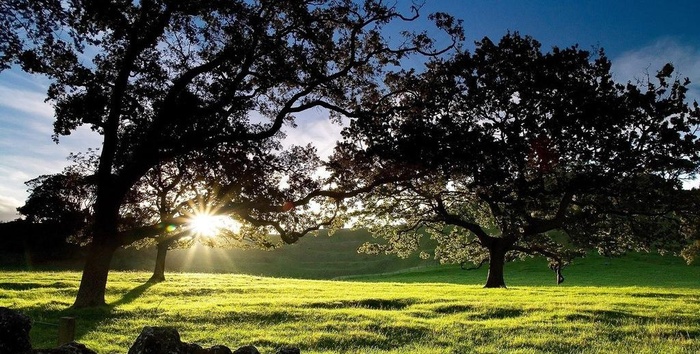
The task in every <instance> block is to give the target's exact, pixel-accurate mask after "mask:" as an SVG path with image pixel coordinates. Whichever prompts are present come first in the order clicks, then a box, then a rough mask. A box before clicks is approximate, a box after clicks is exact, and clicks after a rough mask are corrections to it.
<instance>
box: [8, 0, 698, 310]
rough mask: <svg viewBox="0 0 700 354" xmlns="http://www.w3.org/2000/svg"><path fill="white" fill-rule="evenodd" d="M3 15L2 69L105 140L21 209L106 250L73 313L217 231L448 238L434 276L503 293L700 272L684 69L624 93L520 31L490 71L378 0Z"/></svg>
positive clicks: (42, 185)
mask: <svg viewBox="0 0 700 354" xmlns="http://www.w3.org/2000/svg"><path fill="white" fill-rule="evenodd" d="M0 14H2V15H3V16H2V19H1V20H0V30H1V32H2V33H4V38H3V40H2V41H0V69H8V68H11V67H19V68H21V69H22V70H24V71H25V72H27V73H30V74H37V75H44V76H46V77H48V78H50V79H51V82H52V83H51V85H50V87H49V88H48V92H47V100H48V101H49V102H51V103H52V104H53V106H54V109H55V122H54V133H55V135H54V139H55V140H56V141H58V140H59V138H60V136H63V135H68V134H70V133H71V132H72V131H73V130H74V129H76V128H77V127H79V126H83V125H86V126H89V127H91V128H92V129H93V130H94V131H96V132H98V133H99V134H100V135H101V136H102V138H103V142H102V146H101V147H100V149H98V150H91V151H88V152H83V153H77V154H74V155H72V156H71V157H72V160H73V164H72V165H71V166H69V167H68V168H67V169H66V170H64V171H63V172H61V173H59V174H55V175H50V176H40V177H38V178H37V179H35V180H32V181H30V182H29V187H30V190H31V195H30V196H29V198H28V200H27V202H26V204H25V205H24V206H23V207H21V208H20V212H21V213H22V214H24V215H26V216H27V218H30V219H32V220H35V221H46V220H53V221H56V220H59V221H63V222H64V223H67V224H70V225H71V228H72V230H73V232H72V233H71V237H72V239H73V240H74V241H75V242H78V243H81V244H84V245H86V247H87V257H86V262H85V266H84V269H83V275H82V280H81V284H80V287H79V290H78V294H77V297H76V300H75V303H74V305H73V306H74V307H90V306H100V305H104V304H105V301H104V292H105V288H106V284H107V278H108V274H109V269H110V261H111V259H112V256H113V254H114V252H115V251H116V250H117V249H119V248H121V247H125V246H129V245H133V244H135V243H140V244H148V245H155V246H156V247H158V250H159V259H160V257H161V252H160V251H161V249H162V251H163V253H162V259H163V262H164V259H165V252H167V250H168V249H170V248H172V247H176V246H177V245H178V244H182V243H183V242H184V243H185V246H186V243H187V242H192V238H191V234H192V233H191V232H190V231H189V229H188V223H189V222H190V221H191V220H192V217H193V216H196V215H198V214H205V213H211V214H219V215H227V216H230V217H231V218H233V219H235V220H236V221H237V222H238V223H239V225H240V228H237V229H236V230H231V229H229V230H222V232H223V233H224V236H225V237H222V238H217V239H211V240H210V241H209V242H212V243H216V242H228V243H232V244H234V245H236V246H240V247H260V246H262V247H272V246H274V245H273V244H271V243H270V237H269V235H271V234H275V235H278V236H279V238H280V240H281V241H282V242H284V243H294V242H296V241H297V240H298V239H299V238H301V237H303V236H304V235H307V234H309V233H312V232H314V231H317V230H319V229H321V228H329V229H338V228H341V227H343V226H345V225H354V226H355V227H365V228H368V229H369V230H370V231H371V232H372V233H373V234H374V235H376V236H378V237H381V238H382V239H383V240H382V241H380V242H377V243H368V244H365V245H364V246H363V247H362V248H361V250H362V251H364V252H367V253H380V252H381V253H390V254H397V255H399V256H405V255H407V254H410V253H414V252H417V251H419V250H420V247H419V245H420V242H421V237H425V236H426V235H428V236H429V237H431V238H432V239H434V240H435V242H436V243H437V246H436V248H435V250H434V254H432V255H426V256H432V257H435V258H436V259H439V260H440V261H442V262H452V263H462V262H474V263H475V264H484V263H485V262H488V264H489V273H488V278H487V280H486V285H485V286H486V287H505V280H504V272H503V265H504V263H505V262H506V261H509V260H513V259H517V258H522V257H528V256H534V255H539V256H543V257H546V258H547V259H548V260H549V262H550V267H551V268H552V269H553V270H554V271H556V272H557V274H558V275H560V272H561V270H562V268H564V267H565V266H566V265H567V264H568V263H569V262H570V261H571V260H572V259H574V258H575V257H580V256H582V255H583V254H584V253H585V252H588V251H590V250H597V251H598V252H599V253H601V254H604V255H616V254H621V253H624V252H627V251H630V250H644V251H659V252H670V253H673V254H677V255H682V256H683V257H685V258H686V259H687V260H689V261H690V260H692V259H693V258H694V257H695V255H696V253H697V252H698V250H699V249H700V234H698V220H699V219H698V217H697V210H698V201H700V199H699V197H698V191H697V190H685V189H683V185H682V182H683V180H684V179H687V178H690V177H693V176H695V175H696V173H697V171H698V166H699V163H700V149H699V147H700V140H699V139H698V137H697V129H698V123H699V122H700V108H699V107H698V104H697V102H693V103H692V104H691V103H688V102H687V101H688V98H687V97H686V93H687V91H688V85H689V84H690V82H689V80H687V79H682V78H681V77H679V76H678V74H677V73H676V72H675V69H674V67H673V66H672V65H670V64H667V65H665V66H663V67H661V68H658V71H657V72H656V73H654V74H650V75H649V76H648V77H646V78H643V79H642V80H640V81H639V82H627V83H618V82H615V81H614V80H613V79H612V74H611V71H610V70H611V62H610V60H609V59H608V58H607V57H606V55H605V52H604V51H603V50H600V51H598V52H590V51H586V50H582V49H580V48H579V47H578V46H576V45H573V46H571V47H567V48H558V47H554V48H551V49H550V50H543V49H542V48H541V44H540V43H539V42H537V41H536V40H535V39H534V38H531V37H529V36H525V35H521V34H519V33H517V32H516V33H508V34H506V35H505V36H503V37H502V38H500V39H499V40H497V41H494V40H492V39H490V38H484V39H482V40H480V41H478V42H476V43H475V47H474V49H473V50H468V49H467V45H466V44H465V43H464V42H465V36H464V33H463V32H464V31H463V28H462V23H461V21H459V20H458V19H455V18H453V17H452V16H450V15H449V14H447V13H436V14H430V15H429V16H428V18H429V19H430V20H431V21H432V22H433V23H434V28H433V29H431V30H429V29H422V30H420V29H419V30H415V31H402V32H401V33H393V32H391V31H392V26H393V25H396V24H400V25H403V26H408V25H410V24H412V23H415V21H416V20H417V19H418V18H419V17H420V16H421V13H420V8H418V7H412V8H410V9H405V10H402V9H399V8H398V7H397V5H387V4H386V3H384V2H383V1H379V0H365V1H362V2H357V1H351V0H334V1H320V2H319V1H308V0H298V1H287V2H279V1H272V0H257V1H242V0H237V1H222V0H199V1H190V2H180V1H174V0H146V1H140V2H124V1H107V0H105V1H83V0H74V1H70V2H61V1H58V0H37V1H28V0H8V1H7V2H5V3H4V4H3V5H2V7H0ZM392 36H393V37H392ZM396 36H400V38H401V39H400V40H398V39H397V38H398V37H396ZM436 36H442V38H447V39H448V42H449V43H450V44H448V45H446V46H443V47H439V46H438V45H437V44H436V43H444V41H438V40H437V38H436ZM415 59H419V60H418V61H420V62H421V63H423V64H421V65H420V66H419V67H416V65H415V64H413V65H411V66H409V64H408V63H409V62H412V63H415V61H411V60H415ZM319 109H320V110H323V111H324V112H326V113H327V114H328V116H329V119H331V120H334V121H337V122H339V123H340V122H344V124H343V130H342V139H341V140H340V141H339V142H338V144H337V146H336V148H335V150H334V153H333V154H332V155H331V156H330V157H329V158H328V159H327V160H323V159H321V158H319V157H318V156H317V153H316V151H315V149H314V148H313V146H311V145H307V146H293V147H291V148H286V149H285V148H283V146H282V143H281V141H282V139H283V138H284V132H285V129H294V127H295V126H296V123H295V122H296V121H297V120H299V119H305V118H304V117H303V115H302V113H304V112H307V111H309V110H319ZM320 170H323V171H325V173H319V171H320ZM158 264H162V263H161V262H158ZM155 273H159V274H154V280H156V281H157V280H162V279H164V278H162V279H156V278H158V277H157V276H162V270H161V271H158V269H157V270H156V272H155ZM560 279H561V278H560Z"/></svg>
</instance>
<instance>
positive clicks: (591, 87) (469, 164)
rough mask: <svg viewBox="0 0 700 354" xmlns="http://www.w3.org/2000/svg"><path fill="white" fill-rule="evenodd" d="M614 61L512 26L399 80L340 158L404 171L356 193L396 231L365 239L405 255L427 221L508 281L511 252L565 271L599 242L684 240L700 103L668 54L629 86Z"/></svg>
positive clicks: (340, 164) (605, 247)
mask: <svg viewBox="0 0 700 354" xmlns="http://www.w3.org/2000/svg"><path fill="white" fill-rule="evenodd" d="M610 68H611V63H610V62H609V60H608V59H607V58H606V57H605V55H604V54H603V53H602V52H601V53H595V54H593V53H590V52H588V51H584V50H581V49H579V48H577V47H571V48H565V49H560V48H554V49H552V50H551V51H550V52H543V51H542V50H541V48H540V44H539V43H538V42H537V41H535V40H534V39H532V38H529V37H523V36H520V35H518V34H508V35H506V36H504V37H503V38H502V39H501V40H500V42H498V43H494V42H492V41H491V40H489V39H488V38H486V39H484V40H482V41H480V42H478V43H477V45H476V49H475V51H474V52H473V53H462V54H459V55H456V56H454V57H452V58H449V59H447V60H435V61H433V62H432V63H430V64H429V65H428V68H427V70H426V72H425V73H424V74H421V75H418V76H415V75H410V74H407V75H405V76H404V77H403V78H402V79H401V80H396V81H395V82H394V83H395V84H396V85H397V86H401V87H403V88H404V89H405V91H404V92H405V93H404V94H403V95H402V97H401V99H398V100H395V101H394V102H392V103H391V105H392V106H393V111H392V113H391V114H386V115H382V116H373V117H369V116H368V117H365V119H359V120H357V121H355V122H354V124H353V125H352V126H351V127H350V128H349V129H348V130H347V131H346V137H348V138H347V139H346V141H345V143H344V144H343V145H341V146H340V148H339V149H338V150H337V153H336V156H335V162H334V166H335V168H336V171H337V176H338V177H339V183H341V184H342V183H346V184H348V185H355V184H362V183H368V182H367V181H368V180H371V179H375V180H376V179H378V178H381V176H382V175H392V176H397V175H403V176H408V177H407V178H404V179H402V180H395V181H394V182H393V183H389V184H385V185H384V186H383V187H382V188H379V189H377V190H376V192H375V193H373V194H366V195H363V196H362V198H361V199H360V201H359V203H358V204H356V205H358V206H361V207H362V208H363V209H362V210H360V211H359V212H358V215H360V219H359V220H360V222H359V224H360V225H362V226H369V227H371V228H372V231H373V232H374V233H375V234H378V235H381V236H384V237H385V238H386V240H387V242H385V243H383V244H368V245H365V247H364V250H365V251H367V252H388V253H397V254H406V253H409V252H412V251H415V250H418V249H419V247H420V246H419V245H420V242H419V239H420V237H419V236H420V234H421V233H416V232H415V231H419V230H427V231H428V232H430V233H432V235H433V237H434V238H435V239H436V240H437V241H438V246H437V249H436V256H437V258H440V259H442V260H443V261H452V262H464V261H474V262H476V263H483V262H485V261H489V265H490V269H489V275H488V279H487V282H486V287H503V286H505V281H504V277H503V267H504V263H505V261H506V260H508V259H511V258H513V257H516V256H522V255H542V256H545V257H547V258H549V259H550V262H551V266H552V267H553V268H554V269H555V270H558V269H560V267H562V266H563V265H565V264H566V262H567V261H568V260H570V259H571V257H572V256H575V255H577V254H581V252H585V251H586V250H588V249H591V248H598V249H599V250H600V251H601V252H604V253H607V254H611V253H620V252H624V251H627V250H632V249H645V250H650V249H656V250H670V251H680V250H681V248H682V247H683V246H684V245H687V242H686V239H685V235H684V234H683V230H685V229H684V228H683V222H684V219H683V217H682V216H681V215H682V212H683V211H682V210H681V209H683V210H688V208H687V205H681V204H683V203H679V202H678V201H680V200H681V199H685V198H681V196H682V195H684V194H683V193H684V192H683V191H682V183H681V182H682V178H683V177H687V176H689V175H692V174H693V173H694V172H695V171H696V167H697V162H698V147H699V146H698V139H697V137H696V135H694V134H695V131H696V126H697V124H698V119H699V118H700V114H699V111H698V107H697V105H694V106H688V105H687V104H686V102H685V99H686V97H685V92H686V85H687V84H688V83H687V82H681V81H677V80H674V78H673V68H672V67H671V66H670V65H667V66H666V67H664V68H662V69H661V70H660V71H659V72H658V74H657V75H656V76H655V77H651V78H650V79H649V80H644V81H643V82H641V83H640V84H632V83H630V84H626V85H621V84H617V83H615V82H614V81H613V79H612V75H611V72H610ZM367 171H372V173H368V172H367ZM686 194H687V193H686ZM685 204H687V203H685Z"/></svg>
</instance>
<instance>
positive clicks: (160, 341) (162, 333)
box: [129, 326, 187, 354]
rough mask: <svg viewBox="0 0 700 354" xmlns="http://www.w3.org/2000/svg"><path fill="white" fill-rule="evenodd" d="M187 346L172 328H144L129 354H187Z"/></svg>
mask: <svg viewBox="0 0 700 354" xmlns="http://www.w3.org/2000/svg"><path fill="white" fill-rule="evenodd" d="M186 350H187V345H185V344H183V343H182V342H181V341H180V333H178V332H177V330H176V329H175V328H172V327H148V326H147V327H144V328H143V330H141V334H139V336H138V338H136V341H135V342H134V345H132V346H131V348H129V354H186V353H187V351H186Z"/></svg>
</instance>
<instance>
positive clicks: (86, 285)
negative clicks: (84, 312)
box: [73, 242, 117, 308]
mask: <svg viewBox="0 0 700 354" xmlns="http://www.w3.org/2000/svg"><path fill="white" fill-rule="evenodd" d="M116 250H117V247H116V246H111V245H105V244H101V243H99V242H93V243H91V244H90V247H89V249H88V254H87V259H86V260H85V268H83V277H82V278H81V280H80V288H78V295H77V296H76V298H75V303H73V308H83V307H97V306H104V305H105V304H106V303H105V290H106V288H107V275H108V274H109V265H110V263H111V262H112V256H114V252H115V251H116Z"/></svg>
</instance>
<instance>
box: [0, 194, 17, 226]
mask: <svg viewBox="0 0 700 354" xmlns="http://www.w3.org/2000/svg"><path fill="white" fill-rule="evenodd" d="M18 206H19V201H18V200H16V199H14V198H10V197H5V196H2V195H0V221H9V220H14V219H17V218H18V217H19V214H18V213H17V207H18Z"/></svg>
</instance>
